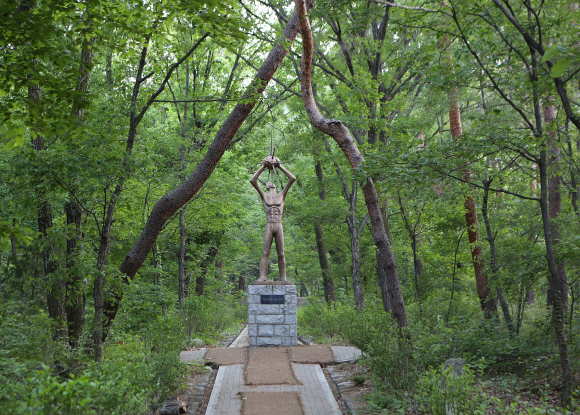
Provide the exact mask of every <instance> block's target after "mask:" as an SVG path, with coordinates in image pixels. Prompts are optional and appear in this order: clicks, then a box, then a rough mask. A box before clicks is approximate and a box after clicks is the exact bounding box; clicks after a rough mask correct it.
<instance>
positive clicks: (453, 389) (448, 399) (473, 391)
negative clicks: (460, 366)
mask: <svg viewBox="0 0 580 415" xmlns="http://www.w3.org/2000/svg"><path fill="white" fill-rule="evenodd" d="M415 400H416V403H417V405H418V406H419V409H420V410H421V411H424V412H425V413H429V414H433V415H446V414H447V413H448V410H452V411H453V413H457V414H485V413H486V412H485V411H486V408H487V407H488V405H489V402H490V398H489V397H488V396H487V395H486V394H485V392H484V391H483V389H481V387H479V386H477V385H476V384H475V373H474V372H473V371H472V370H470V369H469V368H466V369H465V370H464V373H463V375H461V376H457V375H456V374H455V372H454V371H453V367H448V368H447V369H445V368H444V367H443V365H441V366H440V367H439V368H437V369H433V368H431V369H429V371H428V372H427V374H426V375H425V376H423V377H421V379H419V382H418V390H417V393H416V394H415Z"/></svg>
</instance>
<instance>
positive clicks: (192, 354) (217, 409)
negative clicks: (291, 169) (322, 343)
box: [181, 327, 361, 415]
mask: <svg viewBox="0 0 580 415" xmlns="http://www.w3.org/2000/svg"><path fill="white" fill-rule="evenodd" d="M247 339H248V330H247V327H246V329H244V330H243V331H242V332H241V333H240V336H239V337H238V338H237V339H236V340H234V342H233V343H232V345H231V346H230V347H247V345H248V340H247ZM331 348H332V352H333V353H334V356H335V358H336V361H337V362H347V361H351V360H356V359H358V358H359V357H360V355H361V352H360V350H358V349H356V348H355V347H348V346H332V347H331ZM205 352H206V350H205V349H201V350H193V351H185V352H182V353H181V360H182V361H184V362H192V361H201V360H203V356H204V354H205ZM292 369H293V370H294V374H295V375H296V379H297V380H298V381H299V382H300V383H301V385H261V386H250V385H245V384H244V365H243V364H237V365H229V366H220V367H219V369H218V372H217V375H216V379H215V382H214V386H213V389H212V393H211V396H210V399H209V403H208V406H207V410H206V415H240V412H241V409H242V400H241V393H243V392H298V393H299V394H300V399H301V401H302V405H303V409H304V414H305V415H342V412H341V410H340V408H339V406H338V404H337V402H336V400H335V399H334V396H333V394H332V390H331V389H330V386H329V385H328V382H327V381H326V377H325V376H324V372H323V371H322V368H321V367H320V365H318V364H299V363H292Z"/></svg>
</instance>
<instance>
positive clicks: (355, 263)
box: [346, 185, 369, 309]
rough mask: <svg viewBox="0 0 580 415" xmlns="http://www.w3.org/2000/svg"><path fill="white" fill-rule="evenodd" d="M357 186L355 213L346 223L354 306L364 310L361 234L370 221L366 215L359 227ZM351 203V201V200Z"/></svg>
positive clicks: (354, 191)
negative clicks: (348, 236)
mask: <svg viewBox="0 0 580 415" xmlns="http://www.w3.org/2000/svg"><path fill="white" fill-rule="evenodd" d="M354 186H356V185H353V192H352V194H351V198H354V200H355V201H354V205H355V207H354V211H353V210H352V202H351V210H350V213H349V214H348V215H347V217H346V223H347V225H348V233H349V235H350V252H351V277H352V292H353V293H354V305H355V307H356V308H358V309H363V308H364V292H363V286H362V273H361V264H360V234H361V232H362V230H363V229H364V226H365V224H366V221H367V219H368V217H369V216H368V214H367V215H365V217H364V219H363V220H362V222H361V224H360V225H358V226H357V218H356V193H357V192H356V187H354ZM349 202H350V200H349Z"/></svg>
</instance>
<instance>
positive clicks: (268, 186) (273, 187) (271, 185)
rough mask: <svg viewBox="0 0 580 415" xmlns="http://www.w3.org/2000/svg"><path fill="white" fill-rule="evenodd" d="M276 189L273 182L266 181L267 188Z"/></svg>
mask: <svg viewBox="0 0 580 415" xmlns="http://www.w3.org/2000/svg"><path fill="white" fill-rule="evenodd" d="M270 189H276V185H275V184H274V183H272V182H268V183H266V190H270Z"/></svg>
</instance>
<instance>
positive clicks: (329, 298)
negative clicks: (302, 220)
mask: <svg viewBox="0 0 580 415" xmlns="http://www.w3.org/2000/svg"><path fill="white" fill-rule="evenodd" d="M315 171H316V179H317V180H318V198H319V199H320V200H321V201H322V202H324V201H325V200H326V191H325V189H324V172H323V171H322V163H321V162H320V160H318V162H317V163H316V166H315ZM314 236H315V238H316V251H317V252H318V262H319V263H320V269H321V270H322V283H323V286H324V299H325V300H326V303H327V304H328V305H330V304H332V303H333V302H334V301H336V296H335V294H334V280H333V279H332V275H330V266H329V265H328V257H327V252H326V245H325V244H324V236H323V230H322V225H321V222H320V221H317V222H316V223H315V224H314Z"/></svg>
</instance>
